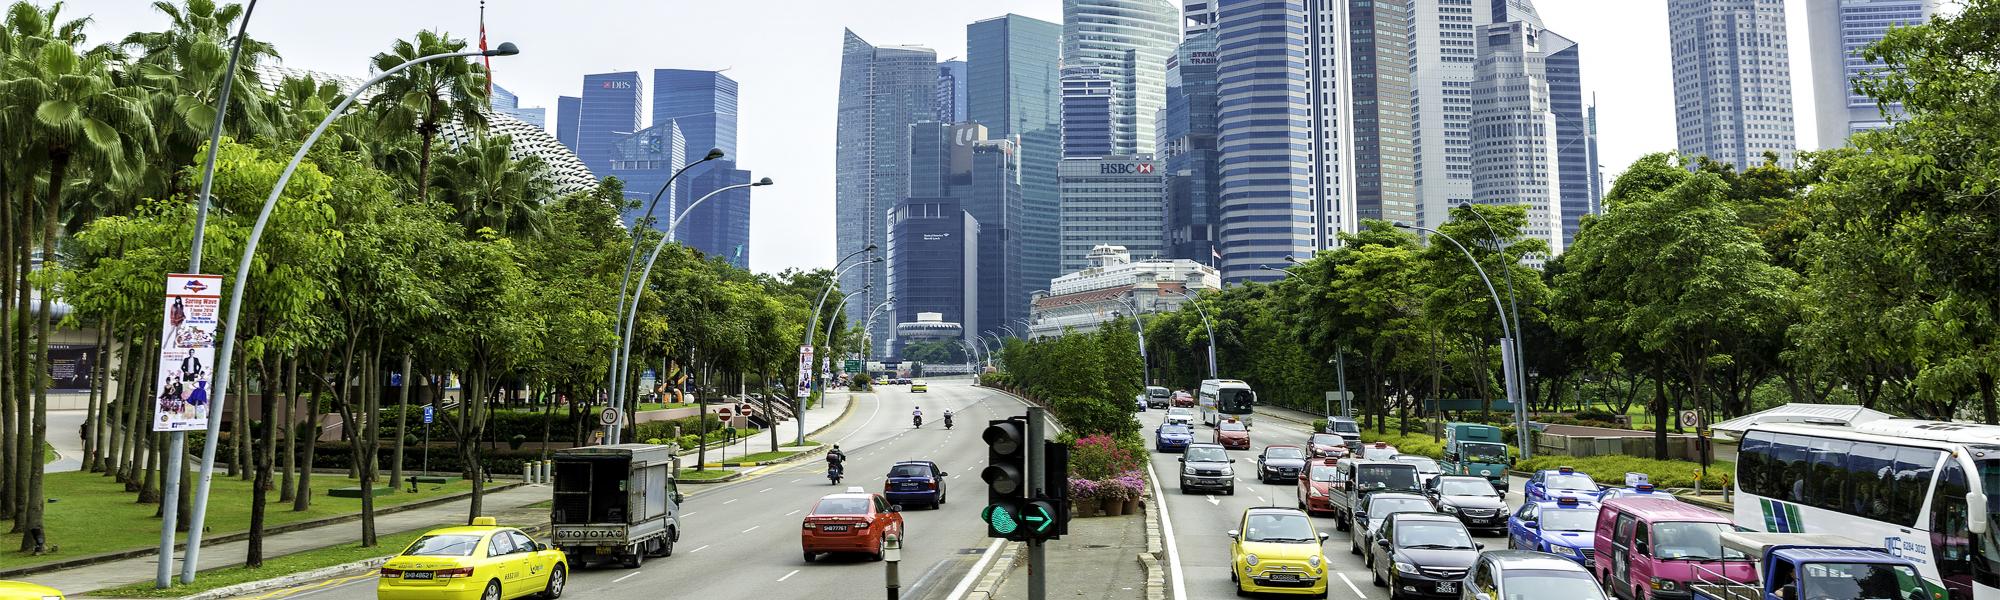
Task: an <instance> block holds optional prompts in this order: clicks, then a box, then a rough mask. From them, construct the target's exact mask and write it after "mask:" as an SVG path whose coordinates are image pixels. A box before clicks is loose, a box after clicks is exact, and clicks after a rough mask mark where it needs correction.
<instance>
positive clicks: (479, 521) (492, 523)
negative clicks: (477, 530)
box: [472, 517, 500, 527]
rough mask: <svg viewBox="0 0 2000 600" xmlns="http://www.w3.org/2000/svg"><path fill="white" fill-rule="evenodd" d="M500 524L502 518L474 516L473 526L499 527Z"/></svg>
mask: <svg viewBox="0 0 2000 600" xmlns="http://www.w3.org/2000/svg"><path fill="white" fill-rule="evenodd" d="M499 525H500V520H499V519H495V518H493V517H473V518H472V526H473V527H498V526H499Z"/></svg>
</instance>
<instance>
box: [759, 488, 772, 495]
mask: <svg viewBox="0 0 2000 600" xmlns="http://www.w3.org/2000/svg"><path fill="white" fill-rule="evenodd" d="M768 491H771V488H764V489H761V490H757V493H759V494H762V493H764V492H768Z"/></svg>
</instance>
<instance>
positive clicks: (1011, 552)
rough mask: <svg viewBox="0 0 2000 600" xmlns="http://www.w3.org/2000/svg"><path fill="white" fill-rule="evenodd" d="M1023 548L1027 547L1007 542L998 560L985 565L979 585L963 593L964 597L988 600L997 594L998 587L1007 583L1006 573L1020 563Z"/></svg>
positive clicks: (1001, 548) (1002, 547) (1018, 543)
mask: <svg viewBox="0 0 2000 600" xmlns="http://www.w3.org/2000/svg"><path fill="white" fill-rule="evenodd" d="M1023 548H1027V545H1026V544H1023V543H1021V542H1007V544H1006V545H1005V546H1001V547H1000V554H999V558H996V559H994V560H993V562H992V563H991V564H988V565H986V573H985V574H984V575H981V576H980V577H979V583H978V584H975V585H973V586H972V589H971V590H969V591H967V592H966V593H965V597H966V598H973V597H975V596H977V597H978V598H980V599H981V600H988V599H990V598H992V597H993V595H994V594H996V593H999V592H1000V585H1001V584H1003V583H1006V582H1007V575H1008V573H1010V572H1012V571H1013V570H1014V565H1015V564H1016V563H1019V562H1020V561H1021V551H1022V549H1023Z"/></svg>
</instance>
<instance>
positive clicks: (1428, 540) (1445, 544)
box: [1396, 521, 1478, 550]
mask: <svg viewBox="0 0 2000 600" xmlns="http://www.w3.org/2000/svg"><path fill="white" fill-rule="evenodd" d="M1396 544H1397V545H1399V546H1401V547H1404V548H1432V549H1438V550H1476V549H1478V547H1477V546H1473V545H1472V534H1470V533H1466V531H1465V526H1464V525H1460V524H1458V523H1457V522H1449V523H1447V522H1443V521H1422V522H1408V523H1397V524H1396Z"/></svg>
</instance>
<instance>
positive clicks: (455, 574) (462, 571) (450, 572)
mask: <svg viewBox="0 0 2000 600" xmlns="http://www.w3.org/2000/svg"><path fill="white" fill-rule="evenodd" d="M471 576H472V567H459V568H456V569H443V570H440V571H438V572H437V578H438V579H455V578H459V577H471Z"/></svg>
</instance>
